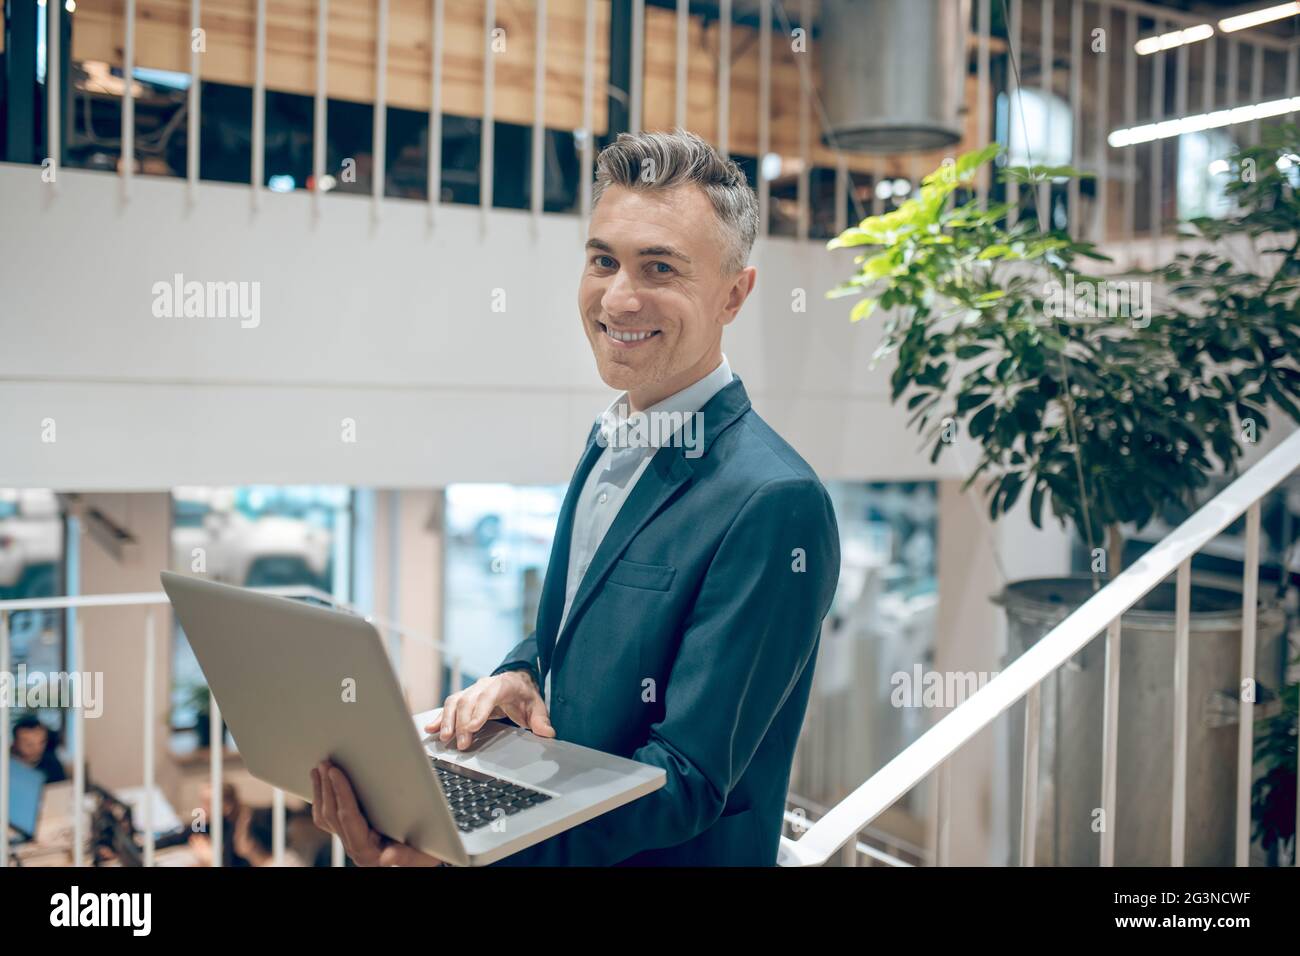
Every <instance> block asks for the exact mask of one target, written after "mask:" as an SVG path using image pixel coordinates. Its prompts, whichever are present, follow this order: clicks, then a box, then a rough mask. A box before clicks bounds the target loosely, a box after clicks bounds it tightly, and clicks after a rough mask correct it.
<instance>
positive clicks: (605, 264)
mask: <svg viewBox="0 0 1300 956" xmlns="http://www.w3.org/2000/svg"><path fill="white" fill-rule="evenodd" d="M592 261H593V262H594V263H596V265H597V266H598V267H599V268H601V269H613V268H615V267H616V266H617V265H618V263H617V262H615V261H614V258H613V257H612V256H596V258H595V259H593V260H592Z"/></svg>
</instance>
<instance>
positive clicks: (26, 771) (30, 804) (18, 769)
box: [9, 759, 45, 840]
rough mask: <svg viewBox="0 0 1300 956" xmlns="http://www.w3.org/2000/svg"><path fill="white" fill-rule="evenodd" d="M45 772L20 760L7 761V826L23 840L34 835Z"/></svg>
mask: <svg viewBox="0 0 1300 956" xmlns="http://www.w3.org/2000/svg"><path fill="white" fill-rule="evenodd" d="M44 788H45V774H43V773H41V771H39V770H36V769H34V768H32V767H29V766H27V764H25V763H23V762H22V761H21V760H12V759H11V760H10V761H9V826H10V827H12V828H13V829H15V830H17V831H18V833H19V834H20V835H21V836H22V838H23V839H25V840H30V839H31V838H32V837H33V836H35V835H36V818H37V816H38V815H39V814H40V811H41V791H42V790H43V789H44Z"/></svg>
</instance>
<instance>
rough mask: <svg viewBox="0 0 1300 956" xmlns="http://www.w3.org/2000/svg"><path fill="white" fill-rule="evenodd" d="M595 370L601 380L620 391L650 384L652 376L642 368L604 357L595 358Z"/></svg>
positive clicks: (627, 390)
mask: <svg viewBox="0 0 1300 956" xmlns="http://www.w3.org/2000/svg"><path fill="white" fill-rule="evenodd" d="M596 371H597V372H598V373H599V374H600V380H601V381H602V382H604V383H605V384H606V385H608V386H609V387H610V388H612V389H615V390H617V391H621V392H630V391H632V390H633V389H637V388H643V387H645V386H646V385H648V384H652V380H653V378H654V376H653V375H650V374H647V372H646V370H644V369H639V368H635V367H633V366H631V365H625V364H624V363H622V362H617V361H614V360H612V359H606V358H598V359H597V360H596Z"/></svg>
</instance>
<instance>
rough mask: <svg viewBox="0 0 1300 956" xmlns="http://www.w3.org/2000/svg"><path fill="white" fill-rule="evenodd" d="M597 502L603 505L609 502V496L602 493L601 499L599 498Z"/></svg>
mask: <svg viewBox="0 0 1300 956" xmlns="http://www.w3.org/2000/svg"><path fill="white" fill-rule="evenodd" d="M596 500H597V501H599V502H600V503H601V504H602V505H603V504H604V503H605V502H606V501H609V495H608V494H606V493H605V492H603V491H602V492H601V493H600V497H599V498H597V499H596Z"/></svg>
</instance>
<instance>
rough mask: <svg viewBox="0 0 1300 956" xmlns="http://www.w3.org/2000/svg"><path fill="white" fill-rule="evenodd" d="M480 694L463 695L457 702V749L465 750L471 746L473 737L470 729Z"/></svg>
mask: <svg viewBox="0 0 1300 956" xmlns="http://www.w3.org/2000/svg"><path fill="white" fill-rule="evenodd" d="M478 697H479V695H478V694H473V695H471V694H468V693H466V694H462V695H461V697H460V700H458V701H457V702H456V747H457V749H459V750H464V749H465V748H466V747H468V746H469V742H470V738H471V737H472V736H473V735H472V732H471V731H470V729H469V727H468V726H466V725H467V724H469V722H470V718H471V717H473V715H474V705H475V704H476V703H478Z"/></svg>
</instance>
